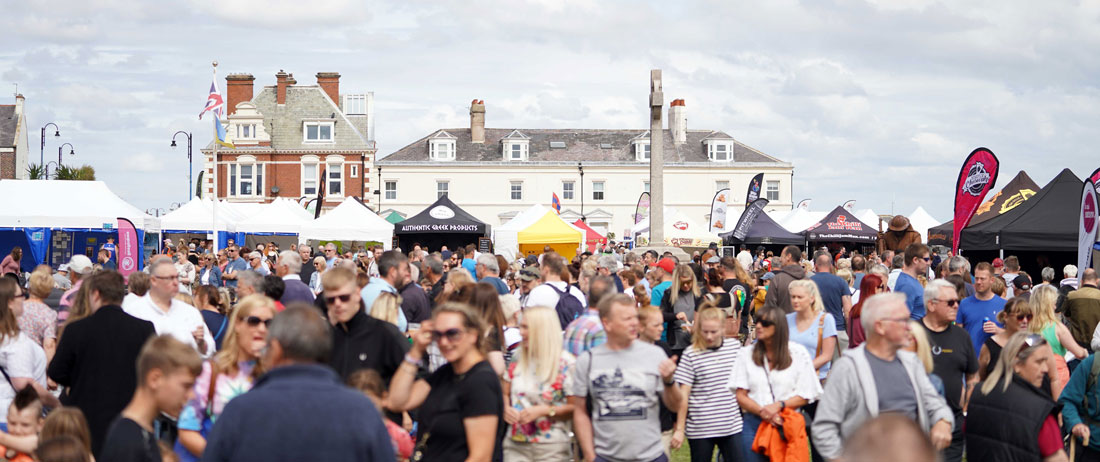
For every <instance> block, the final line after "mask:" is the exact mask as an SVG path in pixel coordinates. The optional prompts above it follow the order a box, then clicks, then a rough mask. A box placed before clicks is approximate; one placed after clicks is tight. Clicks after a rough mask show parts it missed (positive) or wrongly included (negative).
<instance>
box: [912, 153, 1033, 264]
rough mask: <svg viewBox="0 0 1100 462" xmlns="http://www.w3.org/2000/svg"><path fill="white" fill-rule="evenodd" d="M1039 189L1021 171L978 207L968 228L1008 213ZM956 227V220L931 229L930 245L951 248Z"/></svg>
mask: <svg viewBox="0 0 1100 462" xmlns="http://www.w3.org/2000/svg"><path fill="white" fill-rule="evenodd" d="M1039 189H1041V188H1039V185H1038V184H1035V181H1033V180H1032V179H1031V177H1030V176H1028V175H1027V173H1026V172H1024V171H1023V170H1020V172H1019V173H1017V174H1016V177H1015V178H1013V179H1012V181H1009V182H1008V184H1006V185H1005V186H1004V187H1003V188H1001V190H1000V191H998V192H997V193H996V194H994V195H993V196H992V197H990V198H989V199H986V201H985V202H983V203H982V206H981V207H978V211H977V212H975V213H974V217H973V218H971V219H970V224H969V225H967V226H976V225H979V224H981V223H984V222H987V221H989V220H992V219H994V218H996V217H999V216H1001V215H1003V214H1005V213H1008V212H1009V211H1011V210H1012V209H1014V208H1016V207H1018V206H1019V205H1020V204H1023V203H1024V201H1026V200H1028V199H1030V198H1031V197H1032V196H1034V195H1035V193H1036V192H1038V191H1039ZM954 226H955V220H951V221H948V222H947V223H944V224H942V225H939V226H936V227H934V228H930V229H929V230H928V245H943V246H948V247H950V246H951V239H952V236H953V235H954Z"/></svg>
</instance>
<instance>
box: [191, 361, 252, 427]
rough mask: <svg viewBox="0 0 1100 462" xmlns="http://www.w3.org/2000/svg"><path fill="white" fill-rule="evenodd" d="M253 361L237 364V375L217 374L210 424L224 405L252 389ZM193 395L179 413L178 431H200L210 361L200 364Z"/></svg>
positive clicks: (207, 395)
mask: <svg viewBox="0 0 1100 462" xmlns="http://www.w3.org/2000/svg"><path fill="white" fill-rule="evenodd" d="M255 366H256V362H255V361H241V362H240V363H238V364H237V373H236V374H234V375H232V376H230V375H227V374H225V373H224V372H223V373H219V374H218V381H217V382H216V383H215V384H214V405H213V408H212V410H213V415H212V416H211V417H210V420H211V422H213V421H215V420H217V418H218V416H219V415H221V413H222V409H225V405H226V403H228V402H229V401H230V400H232V399H233V398H236V397H238V396H240V395H243V394H244V393H245V392H247V391H248V390H251V389H252V369H253V368H254V367H255ZM194 392H195V395H194V396H193V397H192V398H191V399H190V400H189V401H187V404H186V405H184V406H183V412H181V413H180V418H179V428H180V430H192V431H202V421H203V418H204V417H205V416H206V410H207V406H208V405H209V395H210V361H206V362H204V363H202V373H201V374H199V376H198V377H197V378H196V379H195V387H194Z"/></svg>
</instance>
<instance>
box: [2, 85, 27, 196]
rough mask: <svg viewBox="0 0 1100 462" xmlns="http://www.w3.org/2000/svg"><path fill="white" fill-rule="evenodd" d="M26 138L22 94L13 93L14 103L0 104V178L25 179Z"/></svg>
mask: <svg viewBox="0 0 1100 462" xmlns="http://www.w3.org/2000/svg"><path fill="white" fill-rule="evenodd" d="M28 140H29V137H28V136H27V116H26V115H25V114H24V112H23V95H15V104H0V178H2V179H5V180H12V179H15V180H25V179H27V155H28V148H29V147H30V146H29V145H28V143H29V141H28Z"/></svg>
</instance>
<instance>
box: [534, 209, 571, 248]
mask: <svg viewBox="0 0 1100 462" xmlns="http://www.w3.org/2000/svg"><path fill="white" fill-rule="evenodd" d="M517 237H518V240H519V243H520V244H578V245H579V244H580V243H581V242H582V241H584V233H583V232H582V231H581V230H579V229H577V228H575V227H573V226H572V225H570V224H569V223H567V222H566V221H565V220H562V219H561V217H560V216H558V214H557V213H554V212H552V211H549V210H547V211H546V213H545V214H543V215H542V217H541V218H539V219H538V220H537V221H535V222H534V223H532V224H531V226H528V227H527V228H526V229H524V230H522V231H520V232H519V235H518V236H517Z"/></svg>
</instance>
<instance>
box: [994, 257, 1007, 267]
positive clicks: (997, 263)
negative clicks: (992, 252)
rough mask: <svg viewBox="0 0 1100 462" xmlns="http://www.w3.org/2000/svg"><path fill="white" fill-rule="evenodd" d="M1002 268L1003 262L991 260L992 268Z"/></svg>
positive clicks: (996, 259) (998, 259)
mask: <svg viewBox="0 0 1100 462" xmlns="http://www.w3.org/2000/svg"><path fill="white" fill-rule="evenodd" d="M1002 266H1005V261H1004V260H1001V259H1000V258H994V259H993V267H994V268H1000V267H1002Z"/></svg>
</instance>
